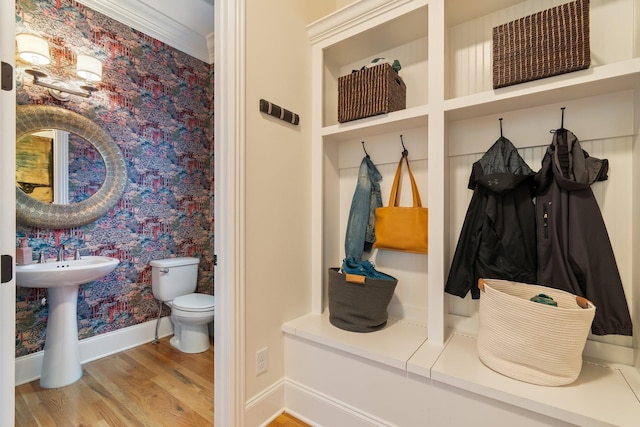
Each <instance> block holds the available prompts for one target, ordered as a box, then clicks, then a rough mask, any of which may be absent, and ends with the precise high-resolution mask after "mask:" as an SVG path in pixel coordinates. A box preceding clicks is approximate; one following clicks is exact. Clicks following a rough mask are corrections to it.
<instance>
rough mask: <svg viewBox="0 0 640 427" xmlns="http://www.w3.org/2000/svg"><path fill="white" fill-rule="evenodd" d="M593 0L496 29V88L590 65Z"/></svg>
mask: <svg viewBox="0 0 640 427" xmlns="http://www.w3.org/2000/svg"><path fill="white" fill-rule="evenodd" d="M590 63H591V55H590V49H589V0H576V1H573V2H571V3H566V4H563V5H560V6H557V7H553V8H551V9H547V10H544V11H542V12H538V13H535V14H533V15H530V16H526V17H524V18H520V19H517V20H515V21H512V22H509V23H507V24H504V25H500V26H498V27H495V28H494V29H493V88H494V89H497V88H500V87H504V86H510V85H515V84H518V83H523V82H528V81H531V80H537V79H543V78H545V77H550V76H555V75H558V74H564V73H569V72H572V71H577V70H582V69H585V68H589V65H590Z"/></svg>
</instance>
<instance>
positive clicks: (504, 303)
mask: <svg viewBox="0 0 640 427" xmlns="http://www.w3.org/2000/svg"><path fill="white" fill-rule="evenodd" d="M478 287H480V289H481V290H482V291H483V292H482V294H481V296H480V309H479V328H478V356H479V357H480V360H481V361H482V363H484V364H485V365H487V366H488V367H489V368H491V369H493V370H494V371H497V372H499V373H501V374H503V375H506V376H508V377H511V378H515V379H517V380H520V381H525V382H528V383H533V384H539V385H547V386H559V385H565V384H570V383H572V382H573V381H575V380H576V378H578V375H579V374H580V370H581V369H582V351H583V350H584V346H585V343H586V341H587V336H588V335H589V330H590V328H591V322H592V321H593V317H594V315H595V312H596V308H595V306H594V305H593V304H592V303H591V302H589V301H588V300H586V299H585V298H582V297H576V296H575V295H572V294H570V293H568V292H565V291H561V290H558V289H553V288H548V287H545V286H540V285H528V284H524V283H517V282H510V281H506V280H493V279H480V280H479V281H478ZM541 293H542V294H546V295H548V296H550V297H552V298H553V299H554V300H555V301H556V302H557V304H558V306H557V307H554V306H551V305H546V304H540V303H537V302H533V301H531V300H530V298H531V297H533V296H535V295H538V294H541Z"/></svg>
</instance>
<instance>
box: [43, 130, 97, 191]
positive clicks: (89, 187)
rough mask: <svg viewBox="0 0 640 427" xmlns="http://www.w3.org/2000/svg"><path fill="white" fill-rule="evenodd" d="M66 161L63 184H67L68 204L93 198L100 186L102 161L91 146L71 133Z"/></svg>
mask: <svg viewBox="0 0 640 427" xmlns="http://www.w3.org/2000/svg"><path fill="white" fill-rule="evenodd" d="M68 161H69V167H68V169H67V170H68V179H67V180H66V181H65V183H68V189H69V203H78V202H81V201H83V200H85V199H88V198H89V197H91V196H93V195H94V194H95V193H96V192H97V191H98V190H99V189H100V187H101V186H102V183H103V182H104V176H105V175H104V161H103V160H102V156H101V155H100V153H99V152H98V151H97V150H96V149H95V147H94V146H93V145H91V144H90V143H89V142H88V141H86V140H85V139H82V138H80V137H79V136H78V135H75V134H73V133H72V134H69V157H68ZM54 178H57V175H56V176H55V177H54Z"/></svg>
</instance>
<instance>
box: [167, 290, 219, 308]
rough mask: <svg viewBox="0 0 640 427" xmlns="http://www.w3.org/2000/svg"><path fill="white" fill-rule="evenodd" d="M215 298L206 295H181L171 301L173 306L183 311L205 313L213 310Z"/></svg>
mask: <svg viewBox="0 0 640 427" xmlns="http://www.w3.org/2000/svg"><path fill="white" fill-rule="evenodd" d="M214 303H215V297H214V296H213V295H207V294H188V295H181V296H179V297H177V298H175V299H174V300H173V306H174V307H175V308H177V309H179V310H184V311H207V310H211V309H212V308H213V305H214Z"/></svg>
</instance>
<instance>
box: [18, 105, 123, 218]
mask: <svg viewBox="0 0 640 427" xmlns="http://www.w3.org/2000/svg"><path fill="white" fill-rule="evenodd" d="M46 129H59V130H61V131H65V132H69V133H70V134H75V135H77V136H78V137H79V138H82V139H84V140H85V141H87V142H89V143H90V144H91V145H92V146H93V147H94V148H95V150H96V151H97V152H98V154H99V155H100V156H101V157H102V160H103V163H104V181H103V183H102V185H101V186H100V188H99V189H98V191H96V192H95V194H93V196H91V197H89V198H87V199H85V200H82V201H80V202H78V203H72V204H57V203H46V202H42V201H39V200H36V199H35V198H32V197H30V196H29V195H27V194H26V193H25V192H24V191H22V189H21V188H20V187H19V186H16V221H17V222H18V224H22V225H27V226H32V227H39V228H54V229H60V228H73V227H79V226H81V225H85V224H89V223H92V222H94V221H96V220H97V219H98V218H100V217H102V216H104V215H105V214H106V213H107V212H108V211H109V210H110V209H111V208H112V207H113V206H115V204H116V203H118V200H120V198H121V197H122V195H123V193H124V190H125V187H126V185H127V166H126V163H125V161H124V157H123V155H122V152H121V151H120V148H118V146H117V145H116V143H115V142H114V141H113V140H112V139H111V137H110V136H109V134H108V133H107V132H106V131H104V130H103V129H102V128H101V127H100V126H98V125H96V124H95V123H93V122H92V121H91V120H89V119H87V118H86V117H84V116H81V115H80V114H78V113H75V112H73V111H70V110H66V109H64V108H60V107H53V106H40V105H21V106H18V107H17V109H16V138H18V139H20V138H22V137H23V136H25V135H27V134H32V133H35V132H39V131H43V130H46Z"/></svg>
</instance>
